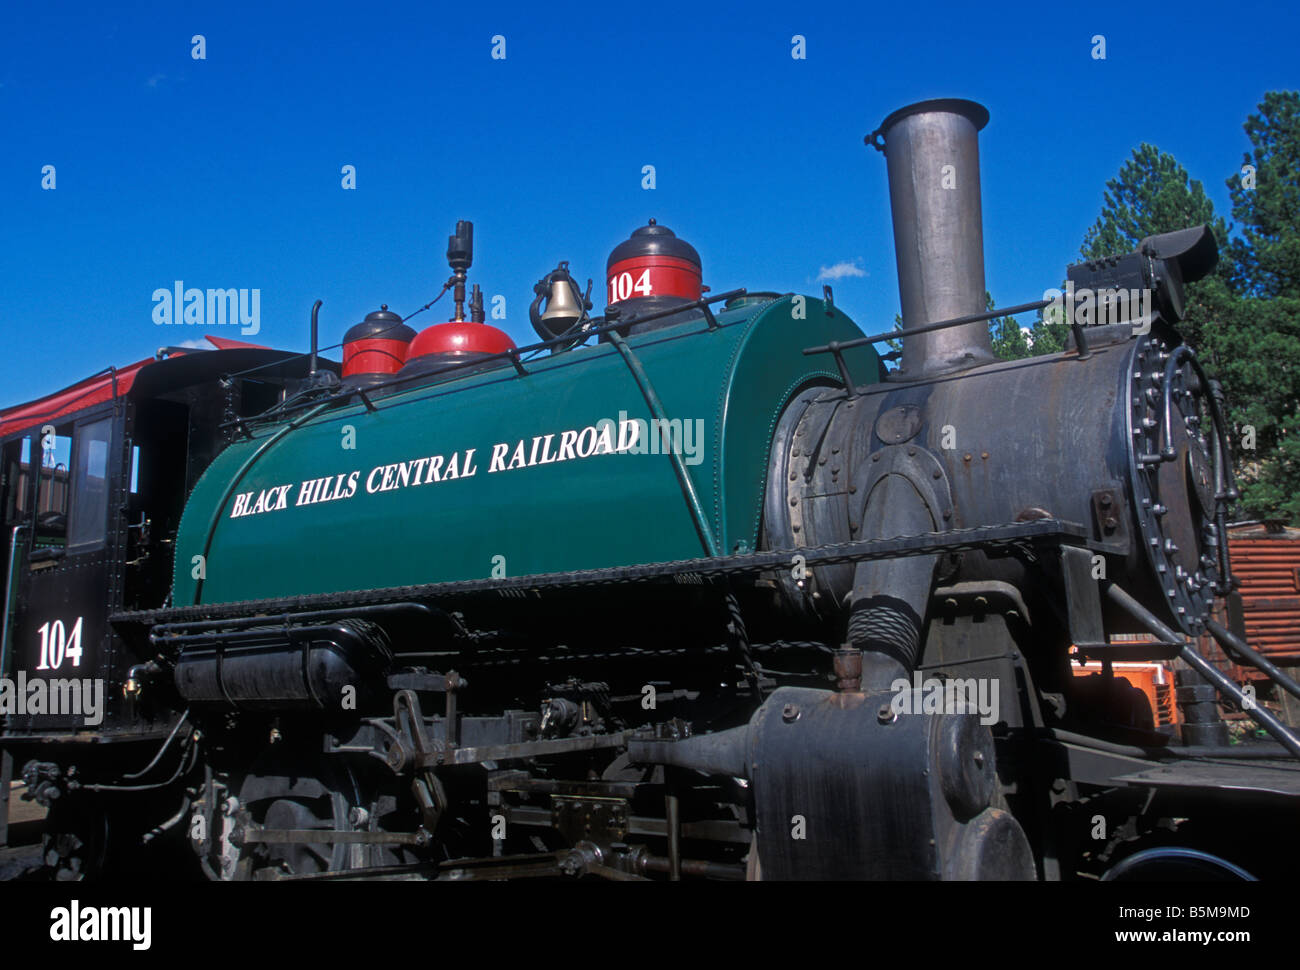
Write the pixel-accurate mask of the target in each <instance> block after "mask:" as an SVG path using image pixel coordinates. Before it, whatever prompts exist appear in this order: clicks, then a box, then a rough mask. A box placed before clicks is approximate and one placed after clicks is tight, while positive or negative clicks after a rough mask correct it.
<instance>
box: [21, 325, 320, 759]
mask: <svg viewBox="0 0 1300 970" xmlns="http://www.w3.org/2000/svg"><path fill="white" fill-rule="evenodd" d="M322 366H324V367H326V368H328V369H337V368H336V365H333V364H330V363H328V362H322ZM250 369H251V370H253V373H250V374H246V375H245V376H243V377H234V378H231V377H227V376H226V375H229V374H235V375H238V374H239V373H241V372H245V371H249V370H250ZM305 376H306V374H305V364H304V363H303V362H302V361H301V360H300V359H298V358H297V356H296V355H292V354H288V353H283V352H280V351H271V350H265V349H262V348H237V349H225V350H214V351H200V352H181V351H175V352H173V353H172V355H171V356H170V357H165V358H164V357H163V356H162V355H161V354H160V357H159V358H158V359H154V360H145V361H140V362H138V363H136V364H133V365H130V366H128V367H125V368H121V369H116V368H110V369H109V370H108V371H107V372H105V373H101V374H99V375H95V376H93V377H91V378H88V379H87V380H84V381H81V382H79V383H78V384H75V385H73V386H72V387H70V388H68V389H66V390H64V391H61V392H58V393H56V394H53V395H50V396H48V397H45V398H42V399H39V400H37V401H34V402H31V403H29V404H24V405H19V406H16V407H12V408H9V409H6V410H5V411H0V464H2V466H3V474H2V476H0V509H2V510H3V515H4V522H3V536H2V537H0V551H2V555H3V558H2V559H0V568H3V570H4V574H3V575H4V604H5V605H4V614H3V621H4V622H3V633H2V635H0V676H3V677H4V678H5V679H6V681H7V683H8V684H12V685H14V687H16V689H13V688H12V687H11V688H9V689H8V690H6V693H7V694H8V697H7V699H6V701H5V702H4V703H3V704H0V723H3V736H4V737H5V738H6V739H38V738H39V739H45V740H53V739H57V738H60V737H66V736H67V735H69V734H70V733H75V732H77V731H80V730H86V729H92V730H94V731H96V732H98V733H99V734H100V735H101V736H103V737H105V738H119V739H121V738H133V737H134V738H139V737H151V736H153V734H154V728H153V725H154V723H155V718H158V717H163V718H165V717H166V716H167V715H169V714H170V713H171V712H170V711H159V710H153V709H152V708H151V706H150V705H149V704H148V703H137V702H136V701H135V700H134V699H131V698H127V697H125V696H124V695H123V686H124V685H125V684H126V683H127V681H128V680H129V679H130V678H129V671H130V669H131V668H132V667H133V666H134V665H136V664H139V663H143V662H147V661H148V660H149V657H148V656H145V655H142V654H139V653H137V651H136V650H135V649H133V648H131V647H129V646H128V645H127V644H125V643H124V642H123V641H122V640H121V639H120V638H119V637H118V636H117V635H116V634H115V632H114V630H113V628H112V625H111V622H110V617H111V616H112V615H113V614H114V613H116V612H119V611H122V610H130V609H150V608H157V607H160V606H163V605H165V604H166V602H167V600H168V599H169V596H170V587H171V572H172V568H173V561H172V559H173V545H174V540H173V538H172V537H173V536H174V535H175V533H176V529H177V526H178V525H179V522H180V517H181V512H182V510H183V508H184V503H185V498H186V496H187V495H188V494H189V491H190V489H191V488H193V486H194V484H195V483H196V482H197V481H198V479H199V477H200V476H201V475H202V474H203V472H204V471H205V470H206V469H207V467H208V464H209V463H210V462H211V461H212V459H213V458H215V457H216V456H217V454H219V453H220V452H221V451H222V450H224V448H225V447H226V445H227V444H229V443H230V441H232V440H234V439H235V438H236V437H238V436H239V434H240V431H239V424H238V422H239V420H240V419H242V418H245V417H248V416H251V415H255V414H260V413H262V412H264V411H266V410H267V409H268V408H272V407H275V406H276V405H277V404H278V403H280V402H282V401H283V400H285V398H286V396H287V395H289V394H292V393H294V392H296V391H297V390H298V387H299V385H300V384H301V383H302V379H303V378H304V377H305ZM10 690H12V693H10V692H9V691H10Z"/></svg>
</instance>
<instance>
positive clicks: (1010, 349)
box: [984, 293, 1070, 360]
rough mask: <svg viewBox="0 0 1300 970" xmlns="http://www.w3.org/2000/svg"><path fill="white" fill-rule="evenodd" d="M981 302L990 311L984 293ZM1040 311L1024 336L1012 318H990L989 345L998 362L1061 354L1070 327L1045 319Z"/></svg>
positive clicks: (990, 303)
mask: <svg viewBox="0 0 1300 970" xmlns="http://www.w3.org/2000/svg"><path fill="white" fill-rule="evenodd" d="M984 300H985V309H986V310H992V309H994V304H993V297H992V296H990V295H989V294H988V293H985V294H984ZM1044 312H1045V311H1040V312H1039V315H1038V320H1037V321H1035V323H1034V326H1033V328H1032V329H1030V331H1029V333H1028V334H1026V333H1025V330H1024V329H1023V328H1022V325H1021V323H1020V321H1018V320H1017V319H1016V318H1015V317H994V318H993V319H992V320H990V321H989V338H990V339H991V340H992V342H993V354H994V356H995V357H997V358H998V359H1000V360H1022V359H1024V358H1025V357H1041V356H1042V355H1044V354H1059V353H1060V352H1061V351H1063V350H1064V349H1065V339H1066V337H1067V336H1068V335H1069V332H1070V328H1069V327H1068V326H1066V325H1065V324H1064V323H1061V322H1059V321H1056V320H1045V319H1044V317H1043V313H1044Z"/></svg>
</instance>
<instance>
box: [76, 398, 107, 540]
mask: <svg viewBox="0 0 1300 970" xmlns="http://www.w3.org/2000/svg"><path fill="white" fill-rule="evenodd" d="M112 435H113V419H112V418H111V417H110V418H103V419H102V420H99V421H95V422H93V423H91V424H85V425H82V426H81V427H80V428H78V429H77V435H76V439H75V441H74V447H73V455H72V468H71V477H72V513H71V516H70V518H69V520H68V548H69V549H70V550H73V549H86V548H89V547H92V546H97V545H102V544H103V542H104V537H105V535H106V533H107V531H108V455H109V443H110V441H111V439H112Z"/></svg>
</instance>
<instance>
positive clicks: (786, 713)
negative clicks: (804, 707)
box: [781, 704, 799, 724]
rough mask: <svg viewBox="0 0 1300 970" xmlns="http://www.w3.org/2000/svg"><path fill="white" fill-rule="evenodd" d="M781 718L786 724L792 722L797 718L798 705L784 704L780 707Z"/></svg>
mask: <svg viewBox="0 0 1300 970" xmlns="http://www.w3.org/2000/svg"><path fill="white" fill-rule="evenodd" d="M781 720H783V721H785V723H786V724H793V723H794V722H795V721H797V720H799V705H798V704H787V705H785V707H783V708H782V709H781Z"/></svg>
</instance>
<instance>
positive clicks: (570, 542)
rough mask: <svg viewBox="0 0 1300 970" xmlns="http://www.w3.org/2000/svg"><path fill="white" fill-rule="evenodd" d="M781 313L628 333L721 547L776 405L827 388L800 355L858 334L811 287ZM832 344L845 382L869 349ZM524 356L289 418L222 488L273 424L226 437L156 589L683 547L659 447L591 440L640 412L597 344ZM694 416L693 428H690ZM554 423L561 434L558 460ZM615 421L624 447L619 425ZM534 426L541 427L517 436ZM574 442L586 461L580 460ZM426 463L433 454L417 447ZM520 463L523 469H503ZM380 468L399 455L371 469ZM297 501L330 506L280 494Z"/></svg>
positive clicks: (644, 557) (683, 505) (751, 510)
mask: <svg viewBox="0 0 1300 970" xmlns="http://www.w3.org/2000/svg"><path fill="white" fill-rule="evenodd" d="M791 308H792V298H790V297H783V298H781V299H779V300H776V301H774V302H772V303H769V304H766V305H759V306H753V305H751V306H745V307H738V308H735V309H733V310H730V311H724V312H722V313H719V314H718V321H719V323H720V324H721V326H720V328H719V329H717V330H713V331H710V330H708V328H707V327H706V325H705V323H704V321H703V320H700V321H698V322H692V323H688V324H683V325H681V326H678V327H672V328H667V329H664V330H659V331H654V332H651V333H646V334H640V335H637V336H634V337H630V338H628V340H627V344H628V346H629V347H630V348H631V350H632V351H633V352H634V353H635V355H636V358H637V359H638V360H639V361H640V364H641V366H642V367H643V369H644V371H645V374H646V376H647V377H648V378H649V380H650V381H652V382H653V386H654V389H655V391H656V392H657V396H658V399H659V401H660V404H661V407H662V409H663V413H664V414H665V415H667V417H668V418H669V419H670V420H674V421H676V420H680V421H682V422H683V424H685V422H687V421H689V422H691V429H692V433H691V434H690V436H689V437H687V438H686V439H685V443H686V444H688V445H690V446H692V449H691V450H693V451H694V453H695V455H696V456H698V458H699V459H700V460H699V461H698V462H696V461H695V457H693V455H692V454H691V453H690V452H689V451H688V453H687V454H685V455H683V456H682V458H683V464H684V467H685V470H686V474H687V475H688V476H689V477H690V482H691V484H692V485H693V491H694V492H695V494H696V496H697V497H698V501H699V506H700V510H701V512H702V513H703V515H704V516H705V517H706V519H707V521H708V523H709V525H710V527H711V531H712V533H713V535H714V537H716V540H717V542H718V544H719V547H720V549H721V551H722V552H724V553H727V552H734V551H737V550H741V549H753V548H755V547H756V545H757V541H758V532H759V522H760V515H761V509H762V500H763V488H764V486H765V481H766V471H765V469H766V467H767V460H768V449H769V446H770V442H771V437H772V431H773V429H774V427H775V425H776V421H777V419H778V417H779V416H780V413H781V411H782V409H783V408H784V406H785V404H786V402H787V401H788V400H789V398H790V397H791V396H792V395H793V394H794V393H796V392H797V391H798V390H799V389H801V388H802V387H804V386H806V385H807V384H809V383H812V382H821V383H826V384H832V383H835V382H836V377H835V368H834V364H833V362H832V361H831V360H830V359H829V357H825V356H822V357H804V356H803V355H802V353H801V352H800V351H801V350H802V348H804V347H808V346H812V345H814V344H825V343H827V342H829V341H830V340H841V341H843V340H849V339H852V338H853V337H855V336H860V331H859V330H858V329H857V327H856V326H855V325H854V324H853V323H852V321H850V320H849V319H848V318H847V317H846V316H844V315H843V314H842V313H840V312H839V311H838V310H834V311H833V312H832V314H831V315H828V314H827V313H826V311H825V306H824V305H823V304H822V302H821V301H820V300H814V299H807V300H806V319H801V320H796V319H793V318H792V313H791ZM845 356H846V358H847V359H848V361H849V366H850V368H851V370H852V372H853V374H854V376H855V378H856V379H857V380H858V381H860V382H862V383H867V382H869V381H871V380H873V379H874V378H875V376H876V374H877V373H878V362H877V357H876V355H875V352H874V351H872V350H871V349H870V348H859V349H856V350H853V351H850V352H848V353H847V354H846V355H845ZM527 366H528V368H529V370H530V373H529V374H528V375H526V376H520V375H517V374H516V373H515V371H514V369H513V368H512V367H510V366H509V365H507V366H505V367H502V368H500V369H495V370H492V371H490V372H487V373H482V374H475V375H472V376H469V377H464V378H460V379H457V380H453V381H446V382H443V383H439V384H432V385H426V386H424V387H420V388H415V389H412V390H409V391H405V392H403V393H402V394H400V395H394V396H392V397H386V398H379V399H377V400H376V402H375V403H376V406H377V407H378V409H379V410H378V411H377V412H374V413H371V412H368V411H367V410H366V409H365V408H364V406H362V405H359V404H358V405H356V406H351V405H349V406H344V407H340V408H338V409H337V410H331V411H328V412H326V413H324V414H320V415H317V416H315V417H312V418H308V419H306V420H303V421H302V425H301V427H297V428H294V429H292V430H290V431H289V432H288V433H285V434H283V435H282V436H281V438H280V439H279V440H278V441H275V442H273V443H271V444H270V446H269V447H267V448H266V450H265V452H264V453H263V454H262V455H261V456H260V457H259V458H258V460H257V461H256V462H254V463H252V465H251V466H250V467H249V468H247V470H246V471H245V472H244V474H243V478H242V479H241V480H239V481H238V482H237V483H236V482H235V476H236V475H237V474H238V472H239V470H240V469H241V468H242V467H243V466H244V464H245V463H246V462H247V460H248V458H249V457H250V456H251V455H252V454H253V453H254V452H255V451H256V450H257V449H258V448H259V447H261V446H263V445H265V444H267V440H268V438H270V437H271V436H273V435H275V434H277V433H279V432H282V431H283V430H284V428H283V425H279V426H273V427H270V428H266V429H263V430H260V431H259V432H258V433H257V437H256V439H255V440H253V441H240V442H237V443H235V444H232V445H231V446H230V447H229V448H227V449H226V451H225V452H223V453H222V454H221V455H220V456H219V457H218V458H217V459H216V460H215V461H214V462H213V463H212V465H211V466H210V467H209V469H208V471H207V472H206V473H205V474H204V476H203V478H202V479H200V481H199V483H198V484H197V485H196V486H195V488H194V491H193V493H192V494H191V496H190V500H189V503H188V504H187V506H186V510H185V515H184V517H183V518H182V520H181V525H180V530H179V533H178V536H177V543H176V574H175V589H174V595H173V602H176V603H190V602H194V601H195V599H196V597H199V598H200V600H201V602H208V603H212V602H230V601H234V600H244V599H264V598H269V597H280V596H291V595H300V594H307V593H326V592H341V591H346V590H352V589H372V588H379V587H387V586H403V585H413V584H419V583H430V582H442V581H449V580H459V579H481V578H487V577H489V576H491V575H492V569H493V564H494V561H495V557H498V556H503V557H504V558H505V572H506V575H509V576H521V575H529V574H537V573H550V572H559V571H566V570H573V569H591V568H598V567H604V566H620V565H630V564H635V563H646V562H659V561H664V560H673V559H685V558H693V557H695V556H698V555H700V534H699V532H698V530H697V528H696V526H695V523H694V522H693V521H692V516H691V513H690V511H689V508H688V505H687V499H686V497H685V496H684V490H683V488H682V485H681V483H680V482H679V481H678V478H677V474H676V473H675V472H674V468H673V464H672V461H671V459H670V456H669V455H668V454H664V453H660V454H633V453H623V454H617V453H615V454H607V453H603V451H604V450H605V448H604V445H603V444H602V440H601V433H600V427H601V426H600V425H598V422H601V421H602V420H608V421H609V422H612V427H610V428H609V429H608V432H607V434H608V437H607V438H606V440H605V444H608V445H610V446H612V447H615V448H616V447H617V445H618V444H619V442H618V441H617V440H616V438H617V435H618V432H619V431H620V428H619V424H618V423H619V420H620V412H623V416H624V417H625V418H626V419H637V418H639V419H642V420H643V421H646V420H649V419H650V418H651V414H650V411H649V407H648V405H647V403H646V397H645V395H644V394H643V393H642V391H641V389H640V388H639V387H638V386H637V383H636V380H635V379H634V377H633V375H632V373H631V371H630V370H629V368H628V366H627V364H626V363H625V362H624V361H623V360H622V358H621V357H620V356H619V354H618V352H617V351H616V349H615V348H614V347H613V346H611V345H609V344H600V345H597V346H593V347H586V348H581V349H579V350H575V351H571V352H569V353H563V354H557V355H555V356H552V357H547V358H542V359H539V360H536V361H533V362H531V363H529V364H528V365H527ZM697 419H698V421H699V422H700V424H699V425H697V424H696V421H697ZM345 425H351V426H352V427H353V428H354V429H355V445H356V447H355V449H354V450H345V449H344V448H343V447H342V444H343V441H344V433H343V428H344V426H345ZM696 427H702V430H703V435H702V438H701V439H700V440H698V441H697V440H695V438H696V436H695V434H694V430H695V428H696ZM584 429H591V430H589V431H585V432H584ZM566 431H567V432H570V434H571V436H572V437H571V439H570V441H569V443H568V444H569V447H568V449H566V450H565V451H564V458H563V460H559V456H560V454H561V447H562V445H563V443H564V432H566ZM577 432H583V434H582V436H581V437H577V435H576V434H575V433H577ZM624 432H625V439H624V440H625V443H626V438H627V434H628V432H627V431H626V425H625V426H624ZM546 435H551V436H552V437H551V439H550V443H549V448H547V446H546V441H545V438H544V436H546ZM534 438H540V439H541V440H539V441H538V442H537V444H536V447H534ZM574 439H576V440H574ZM521 441H522V443H523V449H522V451H520V450H519V448H518V443H519V442H521ZM503 444H504V445H505V446H506V448H505V451H504V453H502V451H501V447H500V446H501V445H503ZM471 449H472V454H470V455H469V456H468V461H467V460H466V457H467V455H466V453H467V452H469V451H470V450H471ZM494 451H495V452H496V453H497V454H498V457H499V461H498V462H497V463H496V465H495V467H496V468H497V470H492V469H493V468H494V462H493V455H494ZM584 451H586V452H590V454H589V455H588V456H587V457H580V454H581V453H583V452H584ZM548 455H549V457H550V458H551V460H550V461H546V460H545V459H546V457H547V456H548ZM453 456H454V460H455V469H454V471H455V474H454V475H452V474H450V471H449V469H450V468H451V463H452V461H453ZM435 457H440V459H441V460H440V461H438V462H437V465H436V466H435V465H434V463H433V462H432V461H429V460H428V459H432V458H435ZM512 458H515V459H516V461H515V463H514V465H515V467H509V466H510V460H511V459H512ZM420 459H425V461H424V462H423V463H421V462H420V461H419V460H420ZM520 459H522V460H523V461H524V462H527V461H528V460H530V459H531V460H532V461H533V462H534V463H533V464H531V465H526V466H525V467H518V466H519V464H520ZM399 463H405V464H404V468H401V469H399V468H393V469H391V470H389V471H387V472H386V471H385V467H386V466H393V465H396V464H399ZM412 463H413V464H412ZM376 469H378V471H376ZM353 473H355V475H354V474H353ZM340 476H341V478H340ZM402 476H404V480H403V477H402ZM322 478H328V482H326V483H325V484H324V485H323V486H321V487H317V488H312V487H311V486H308V487H307V489H306V490H305V491H304V488H303V483H304V482H308V481H312V480H317V479H322ZM434 478H437V479H439V480H437V481H435V480H433V479H434ZM349 481H351V483H352V486H353V489H352V494H351V495H350V497H337V498H335V497H333V496H335V495H338V494H340V493H341V494H344V495H346V494H347V491H348V484H349ZM367 482H369V484H370V486H371V488H372V489H373V490H368V489H367ZM416 482H419V484H415V483H416ZM232 483H235V487H234V488H233V489H231V488H230V485H231V484H232ZM386 483H387V484H389V485H393V486H394V487H392V488H387V489H385V488H384V487H383V486H384V485H385V484H386ZM284 486H288V487H287V488H284ZM336 486H339V487H338V488H336ZM272 489H280V491H274V492H272V491H270V490H272ZM227 492H230V493H231V495H230V497H229V498H228V499H227V498H226V493H227ZM244 496H247V498H244ZM313 496H314V497H317V498H320V497H321V496H325V497H328V498H330V500H328V501H316V502H314V503H313V504H303V505H298V504H297V503H298V501H299V499H300V497H305V498H308V499H310V498H312V497H313ZM259 499H261V500H262V505H263V506H268V505H269V506H270V509H271V510H270V511H255V512H254V514H247V515H242V516H239V517H234V518H232V512H234V511H236V510H237V509H238V510H243V509H256V508H257V502H258V500H259ZM218 505H219V506H220V508H219V509H218V508H217V507H218ZM276 506H283V507H279V508H277V507H276ZM214 516H215V518H216V521H217V525H216V527H215V529H213V530H212V534H211V542H210V544H209V547H208V550H207V562H206V566H207V576H206V579H205V581H204V582H203V583H202V586H201V589H199V588H198V584H197V583H196V581H195V580H194V579H192V578H191V573H190V570H191V567H190V562H191V557H192V556H194V555H196V554H199V553H201V552H202V550H203V548H204V545H205V542H206V540H207V538H208V535H207V533H208V525H209V523H210V522H211V521H212V520H213V518H214Z"/></svg>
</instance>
